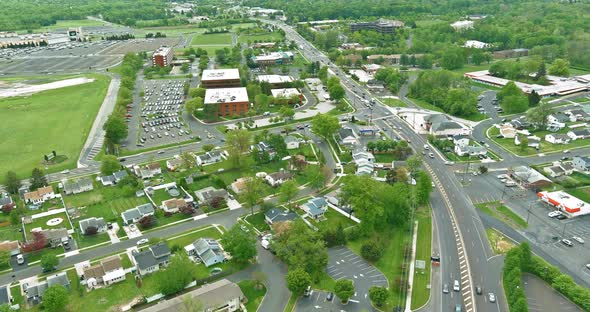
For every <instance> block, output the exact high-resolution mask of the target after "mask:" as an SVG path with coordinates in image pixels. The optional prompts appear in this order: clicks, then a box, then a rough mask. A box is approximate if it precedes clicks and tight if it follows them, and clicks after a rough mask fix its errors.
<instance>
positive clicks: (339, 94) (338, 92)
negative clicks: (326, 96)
mask: <svg viewBox="0 0 590 312" xmlns="http://www.w3.org/2000/svg"><path fill="white" fill-rule="evenodd" d="M328 93H330V98H331V99H332V100H334V101H335V102H336V103H338V102H340V100H342V99H343V98H344V95H346V91H345V90H344V88H343V87H342V85H341V84H340V83H338V84H335V85H333V86H332V87H331V88H328Z"/></svg>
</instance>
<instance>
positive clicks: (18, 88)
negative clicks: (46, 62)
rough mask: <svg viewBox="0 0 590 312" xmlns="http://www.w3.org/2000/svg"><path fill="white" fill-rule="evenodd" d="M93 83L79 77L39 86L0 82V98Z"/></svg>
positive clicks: (90, 80) (91, 80)
mask: <svg viewBox="0 0 590 312" xmlns="http://www.w3.org/2000/svg"><path fill="white" fill-rule="evenodd" d="M93 81H94V79H90V78H86V77H81V78H72V79H65V80H60V81H55V82H50V83H45V84H40V85H29V84H25V83H13V84H1V82H0V98H3V97H12V96H23V95H31V94H34V93H37V92H41V91H47V90H53V89H59V88H65V87H70V86H77V85H80V84H84V83H89V82H93Z"/></svg>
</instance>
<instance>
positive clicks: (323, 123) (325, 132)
mask: <svg viewBox="0 0 590 312" xmlns="http://www.w3.org/2000/svg"><path fill="white" fill-rule="evenodd" d="M338 129H340V123H339V122H338V117H336V116H331V115H328V114H317V115H315V116H314V117H313V119H312V121H311V131H312V132H313V133H315V134H317V135H319V136H321V137H322V138H324V139H325V140H326V141H327V140H329V139H330V138H331V137H332V136H333V135H334V134H335V133H336V131H338Z"/></svg>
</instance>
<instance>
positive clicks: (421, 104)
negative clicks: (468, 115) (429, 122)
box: [409, 98, 444, 113]
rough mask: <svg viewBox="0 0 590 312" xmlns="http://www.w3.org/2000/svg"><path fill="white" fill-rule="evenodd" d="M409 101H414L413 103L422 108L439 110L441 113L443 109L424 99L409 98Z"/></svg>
mask: <svg viewBox="0 0 590 312" xmlns="http://www.w3.org/2000/svg"><path fill="white" fill-rule="evenodd" d="M409 99H410V101H412V102H414V104H416V105H418V106H419V107H421V108H424V109H429V110H431V111H435V112H441V113H443V112H444V111H443V110H442V108H440V107H438V106H434V105H432V104H430V103H428V102H426V101H423V100H420V99H415V98H409Z"/></svg>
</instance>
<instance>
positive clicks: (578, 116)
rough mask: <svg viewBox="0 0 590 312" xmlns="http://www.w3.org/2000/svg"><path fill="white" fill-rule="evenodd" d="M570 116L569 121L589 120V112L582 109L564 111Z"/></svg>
mask: <svg viewBox="0 0 590 312" xmlns="http://www.w3.org/2000/svg"><path fill="white" fill-rule="evenodd" d="M565 114H566V115H568V116H569V117H570V121H574V122H575V121H590V114H588V113H587V112H585V111H584V110H583V109H572V110H569V111H566V112H565Z"/></svg>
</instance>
